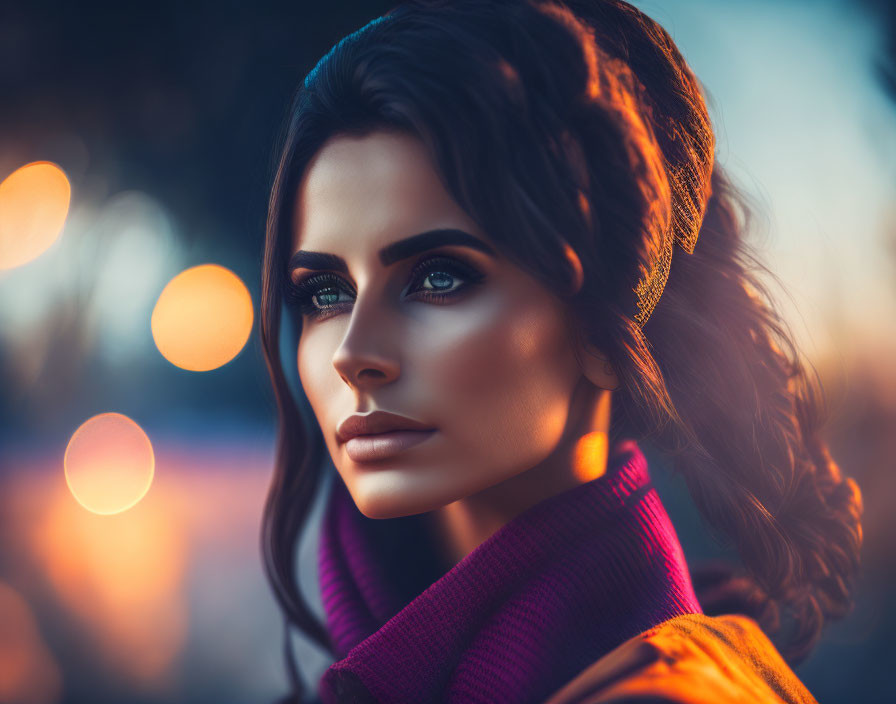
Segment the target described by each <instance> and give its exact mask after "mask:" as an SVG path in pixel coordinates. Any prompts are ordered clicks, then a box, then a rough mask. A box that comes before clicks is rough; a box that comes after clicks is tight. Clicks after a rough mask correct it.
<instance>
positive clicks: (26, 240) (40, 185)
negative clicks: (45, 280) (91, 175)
mask: <svg viewBox="0 0 896 704" xmlns="http://www.w3.org/2000/svg"><path fill="white" fill-rule="evenodd" d="M71 195H72V188H71V185H70V184H69V182H68V178H67V177H66V175H65V172H64V171H63V170H62V169H60V168H59V167H58V166H57V165H56V164H53V163H52V162H49V161H35V162H32V163H30V164H25V166H22V167H21V168H19V169H16V170H15V171H13V172H12V173H11V174H10V175H9V176H7V177H6V178H5V179H4V180H3V182H2V183H0V269H12V268H14V267H17V266H21V265H22V264H26V263H27V262H30V261H31V260H32V259H36V258H37V257H39V256H40V255H41V254H43V253H44V252H45V251H47V249H49V248H50V245H52V244H53V243H54V242H55V241H56V240H57V238H58V237H59V234H60V233H61V232H62V228H63V226H64V225H65V218H66V216H67V215H68V206H69V202H70V201H71Z"/></svg>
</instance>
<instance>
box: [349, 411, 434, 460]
mask: <svg viewBox="0 0 896 704" xmlns="http://www.w3.org/2000/svg"><path fill="white" fill-rule="evenodd" d="M435 432H436V430H435V428H433V427H432V426H429V425H425V424H423V423H421V422H419V421H416V420H412V419H411V418H407V417H405V416H400V415H397V414H395V413H388V412H386V411H374V412H373V413H369V414H367V415H353V416H349V417H348V418H346V419H345V420H344V421H342V423H340V424H339V428H338V430H337V433H336V437H337V439H338V440H339V442H340V443H344V444H345V450H346V452H347V453H348V456H349V457H351V458H352V460H354V461H355V462H375V461H377V460H382V459H386V458H388V457H391V456H392V455H395V454H398V453H399V452H402V451H403V450H406V449H408V448H409V447H413V446H414V445H418V444H419V443H421V442H424V441H425V440H427V439H428V438H429V437H431V436H432V435H434V434H435Z"/></svg>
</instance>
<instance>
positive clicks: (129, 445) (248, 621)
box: [0, 0, 896, 704]
mask: <svg viewBox="0 0 896 704" xmlns="http://www.w3.org/2000/svg"><path fill="white" fill-rule="evenodd" d="M635 4H636V5H638V6H639V7H640V8H641V9H643V10H644V11H645V12H647V13H648V14H649V15H651V16H652V17H654V18H655V19H657V20H658V21H659V22H660V23H661V24H662V25H663V26H664V27H665V28H666V29H667V30H668V31H669V32H670V34H671V35H672V37H673V39H674V40H675V41H676V42H677V44H678V46H679V47H680V48H681V50H682V51H683V53H684V55H685V57H686V58H687V59H688V61H689V62H690V63H691V65H692V67H693V68H694V71H695V73H696V74H697V76H698V77H699V78H700V79H701V81H702V82H703V84H704V86H705V87H706V91H707V94H708V97H709V99H710V105H711V114H712V117H713V123H714V126H715V128H716V131H717V136H718V159H719V162H720V163H721V164H722V165H723V166H725V167H727V168H728V169H729V171H730V172H731V173H732V175H733V176H734V178H735V180H736V182H737V183H738V184H740V185H741V187H742V188H743V190H744V191H745V192H746V193H748V194H749V195H750V196H751V198H752V199H753V202H754V203H755V204H756V206H757V220H756V227H755V232H754V237H755V239H754V242H755V244H756V246H757V248H758V250H759V251H760V253H761V254H762V256H763V258H764V260H765V261H766V262H767V264H768V265H769V267H770V268H771V270H772V271H773V272H774V274H775V275H776V277H777V279H778V280H779V281H780V283H781V285H782V286H781V287H777V286H776V285H775V284H773V291H774V292H775V295H776V296H777V297H778V300H779V302H780V305H781V306H782V309H783V310H784V312H785V315H786V317H787V320H788V322H789V323H790V325H791V326H792V328H793V331H794V334H795V335H796V337H797V338H798V340H799V341H800V343H801V345H802V348H803V350H804V352H805V354H806V356H807V357H808V359H809V360H810V361H811V362H812V364H813V365H814V366H815V367H816V368H817V370H818V371H819V374H820V375H821V377H822V380H823V382H824V384H825V388H826V391H827V397H828V399H827V400H828V406H829V409H830V421H829V423H828V430H827V432H828V436H829V439H830V442H831V444H832V452H833V455H834V457H835V458H836V459H837V460H838V461H839V462H840V464H841V467H842V468H843V470H844V472H845V473H846V474H849V475H851V476H853V477H855V478H856V480H857V481H858V482H859V484H860V486H861V488H862V490H863V494H864V499H865V507H866V508H865V548H864V555H863V561H864V562H863V565H864V566H863V575H862V578H861V580H860V582H859V585H858V590H857V596H856V607H855V609H854V611H853V613H852V614H850V616H848V617H847V618H846V619H844V620H843V621H841V622H838V623H836V624H833V625H832V626H831V627H830V628H829V629H828V630H827V631H826V634H825V637H824V639H823V642H822V643H821V645H820V646H819V647H818V648H817V649H816V651H815V652H814V654H813V655H812V657H811V658H810V659H809V660H807V661H806V662H805V663H803V664H802V665H800V666H799V667H798V668H797V669H796V671H797V674H798V675H799V676H800V677H801V678H802V679H803V681H804V682H805V683H806V684H807V686H808V687H809V689H810V690H811V691H812V692H813V694H814V695H815V696H816V697H817V698H818V700H819V701H820V702H822V703H824V702H856V701H862V702H891V701H896V685H894V684H893V681H892V673H891V670H892V663H893V658H894V656H896V648H894V647H893V645H892V636H891V633H892V632H893V631H894V629H896V604H894V602H893V599H892V594H894V593H896V560H894V548H896V512H894V511H893V510H892V503H893V501H894V500H896V472H894V471H893V470H894V464H896V463H894V459H893V458H894V457H896V363H894V359H896V323H894V321H896V70H894V66H896V64H894V60H896V51H894V49H896V12H894V4H893V3H892V2H891V1H890V0H737V1H736V2H735V1H734V0H730V1H727V0H649V1H648V0H643V1H641V2H636V3H635ZM390 6H391V3H389V2H374V1H366V2H348V1H347V0H333V1H332V2H330V3H327V4H324V3H311V2H304V3H303V2H295V1H292V2H256V3H247V2H236V1H235V0H229V1H227V0H225V1H221V0H219V1H218V2H215V3H211V2H201V1H199V2H192V3H182V2H173V1H172V0H165V1H162V2H155V3H151V4H146V5H140V6H137V5H133V4H125V3H101V2H100V3H98V2H89V3H65V2H60V1H58V0H56V1H54V0H45V1H44V0H33V1H29V2H19V3H5V4H4V5H3V6H2V9H0V182H2V183H0V702H3V703H7V702H8V703H15V704H25V703H27V704H56V703H59V702H66V703H68V702H92V703H94V704H97V703H103V702H122V701H127V702H135V703H138V702H146V703H155V702H207V701H215V702H219V703H221V704H227V703H230V702H234V703H235V702H258V701H270V700H272V699H273V698H274V697H276V696H279V695H282V694H283V693H285V691H286V687H287V680H286V675H285V670H284V666H283V659H282V654H281V641H282V626H281V620H280V616H279V614H278V610H277V607H276V605H275V602H274V600H273V597H272V596H271V594H270V593H269V590H268V587H267V584H266V582H265V579H264V574H263V571H262V563H261V558H260V552H259V548H258V536H259V528H260V518H261V512H262V506H263V501H264V496H265V492H266V489H267V483H268V481H269V478H270V474H271V469H272V454H273V453H272V442H273V433H274V414H273V403H272V394H271V392H270V391H269V388H268V379H267V375H266V370H265V368H264V364H263V361H262V357H261V353H260V350H259V345H258V339H257V332H256V329H255V326H256V324H257V320H256V317H257V311H258V308H257V306H258V298H259V279H260V268H261V249H262V242H263V223H264V215H265V204H266V199H267V192H268V188H269V186H270V182H271V178H272V169H273V163H274V158H275V155H274V145H275V143H276V139H277V136H278V134H279V130H280V127H281V125H282V123H283V120H284V118H285V113H286V109H287V107H288V104H289V101H290V100H291V98H292V96H293V94H294V91H295V89H296V87H297V86H298V85H299V83H300V81H301V79H302V77H303V76H304V75H305V73H307V71H308V70H310V68H311V67H312V66H313V65H314V63H315V62H316V60H317V59H318V58H319V57H320V56H321V55H322V54H323V53H324V52H325V51H326V50H327V49H328V48H329V47H330V46H331V45H332V44H333V43H334V42H335V41H336V40H338V39H339V38H340V37H341V36H343V35H345V34H346V33H348V32H350V31H352V30H354V29H356V28H358V27H359V26H361V25H362V24H364V23H365V22H367V21H369V20H370V19H372V18H373V17H375V16H377V15H379V14H381V13H382V12H384V11H386V10H387V9H388V8H389V7H390ZM35 209H37V210H39V212H41V213H42V215H41V217H40V218H38V220H37V221H35V220H34V218H30V216H29V215H28V214H29V213H32V212H34V211H35ZM28 228H30V229H28ZM26 229H27V230H28V238H27V242H25V244H23V242H24V241H25V239H24V238H22V237H21V236H19V235H18V234H16V236H10V235H9V233H10V232H13V233H21V232H23V231H25V230H26ZM186 328H189V329H190V330H191V332H192V333H194V334H193V337H194V339H200V340H201V339H214V340H215V341H216V344H215V345H211V346H206V347H203V346H202V345H201V344H200V345H199V346H198V348H197V347H192V348H183V347H181V346H179V340H181V339H182V338H183V335H182V334H181V331H182V330H184V329H186ZM203 336H204V337H203ZM222 340H223V341H224V342H223V343H222V342H221V341H222ZM113 469H114V471H113ZM652 473H653V474H654V477H655V479H656V480H657V483H658V484H659V485H660V492H661V494H663V497H664V500H665V501H666V503H667V506H668V508H669V512H670V514H672V518H673V521H674V523H675V525H676V526H677V528H678V530H679V534H680V537H681V539H682V543H683V545H684V548H685V553H686V554H687V555H688V557H689V559H691V560H695V561H696V560H699V559H700V558H702V557H703V556H707V555H710V554H712V551H713V547H712V546H711V545H707V544H706V542H705V541H706V539H705V536H704V534H703V531H702V530H701V528H700V525H699V521H698V520H697V519H696V517H695V515H694V513H693V508H692V507H691V506H690V505H689V503H688V499H687V497H686V496H685V495H684V494H683V493H682V491H681V487H680V486H677V485H676V484H675V482H673V481H670V480H668V479H667V478H665V477H664V476H663V472H662V471H661V469H654V470H652ZM313 548H314V533H313V531H311V532H310V533H309V535H308V536H306V539H305V540H304V541H303V545H302V547H301V551H300V560H301V564H302V565H303V566H304V567H305V568H306V569H305V570H304V572H303V574H302V580H303V586H305V587H306V590H307V592H308V595H309V598H310V599H311V600H312V601H314V600H315V599H316V598H317V595H316V593H315V574H314V570H315V567H314V564H313V562H314V559H313V558H314V553H313ZM315 603H316V602H315ZM295 647H296V648H297V652H298V657H299V659H300V664H301V667H302V671H303V674H304V675H305V676H306V677H307V678H308V679H309V681H316V677H317V676H318V675H319V673H320V672H321V671H322V670H323V669H324V668H325V667H326V666H327V665H328V664H329V662H328V661H327V659H326V656H325V655H323V654H322V653H320V652H318V651H317V650H316V649H315V648H313V647H311V646H309V645H308V644H307V643H304V642H300V639H299V638H298V637H295Z"/></svg>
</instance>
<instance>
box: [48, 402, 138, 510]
mask: <svg viewBox="0 0 896 704" xmlns="http://www.w3.org/2000/svg"><path fill="white" fill-rule="evenodd" d="M63 465H64V469H65V481H66V483H67V484H68V488H69V490H70V491H71V493H72V496H74V497H75V499H76V500H77V501H78V503H79V504H81V505H82V506H83V507H84V508H86V509H87V510H88V511H92V512H93V513H99V514H107V515H108V514H113V513H121V512H122V511H126V510H127V509H129V508H131V507H132V506H133V505H134V504H136V503H137V502H138V501H140V499H142V498H143V497H144V496H145V495H146V492H147V491H149V487H150V485H151V484H152V478H153V474H154V472H155V455H154V454H153V450H152V443H151V442H150V441H149V438H148V437H147V435H146V433H145V432H143V429H142V428H141V427H140V426H139V425H137V424H136V423H135V422H134V421H133V420H131V419H130V418H128V417H127V416H125V415H122V414H121V413H101V414H100V415H96V416H93V418H90V419H89V420H87V421H85V422H84V423H82V424H81V426H80V427H79V428H78V429H77V430H76V431H75V432H74V434H73V435H72V437H71V440H69V441H68V446H67V447H66V448H65V457H64V459H63Z"/></svg>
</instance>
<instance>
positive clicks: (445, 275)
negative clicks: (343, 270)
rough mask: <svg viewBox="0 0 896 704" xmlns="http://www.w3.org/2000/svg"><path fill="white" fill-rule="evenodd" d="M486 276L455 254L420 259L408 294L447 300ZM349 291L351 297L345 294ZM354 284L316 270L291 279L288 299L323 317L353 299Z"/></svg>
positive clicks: (302, 310)
mask: <svg viewBox="0 0 896 704" xmlns="http://www.w3.org/2000/svg"><path fill="white" fill-rule="evenodd" d="M483 278H485V277H484V274H482V273H480V272H479V271H478V270H477V269H475V268H474V267H472V266H471V265H469V264H466V263H464V262H461V261H459V260H457V259H455V258H453V257H447V256H434V257H428V258H426V259H424V260H422V261H420V262H419V263H418V264H417V265H416V266H415V267H414V268H413V270H412V271H411V274H410V284H409V286H408V288H407V289H406V290H405V294H406V295H408V296H411V297H413V298H414V299H415V300H424V301H428V302H432V303H437V304H438V303H446V302H448V300H450V299H452V298H454V297H455V296H458V295H460V293H461V292H462V291H464V290H465V289H466V288H468V287H469V286H472V285H474V284H477V283H479V282H481V281H482V279H483ZM343 294H346V295H347V296H349V298H347V299H346V298H342V295H343ZM351 296H354V293H353V292H352V290H351V288H350V287H349V286H347V285H346V284H345V283H344V282H343V281H342V279H341V278H340V277H339V276H336V275H335V274H331V273H323V274H315V275H313V276H309V277H307V278H305V279H302V280H300V281H298V282H295V283H294V282H292V281H290V282H289V283H288V289H287V293H286V303H287V305H289V306H290V307H292V308H295V309H297V310H298V311H299V312H300V313H301V314H302V315H303V316H307V317H309V318H311V319H313V320H322V319H324V318H329V317H331V316H332V315H335V314H336V313H338V312H339V311H340V310H341V309H342V308H343V307H344V306H345V305H347V304H349V303H351V300H352V299H351V298H350V297H351Z"/></svg>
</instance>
